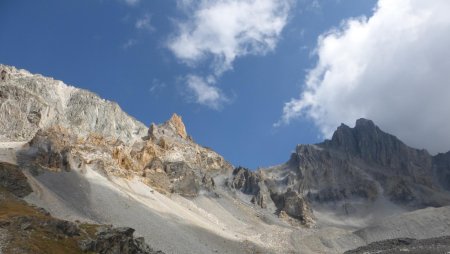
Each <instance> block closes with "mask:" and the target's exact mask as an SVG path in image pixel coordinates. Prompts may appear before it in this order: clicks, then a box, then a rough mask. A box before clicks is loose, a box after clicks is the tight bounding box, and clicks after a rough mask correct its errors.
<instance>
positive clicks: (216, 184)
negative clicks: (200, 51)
mask: <svg viewBox="0 0 450 254" xmlns="http://www.w3.org/2000/svg"><path fill="white" fill-rule="evenodd" d="M0 116H1V117H0V163H6V164H0V165H6V166H1V171H0V186H2V188H3V189H4V188H7V190H8V193H7V194H5V195H3V194H2V195H0V196H1V197H3V200H7V202H13V203H14V204H20V207H23V209H22V210H25V211H29V209H38V208H36V207H41V208H44V209H45V210H46V211H48V212H49V213H50V215H51V216H52V217H51V218H50V217H48V218H47V217H45V216H47V215H45V216H44V215H42V216H44V217H42V216H41V215H40V214H35V213H34V212H33V215H36V216H34V217H33V216H32V218H29V221H31V224H33V225H35V229H32V230H31V231H30V232H32V231H33V230H37V231H38V232H43V231H45V230H47V229H45V227H41V226H36V225H44V224H45V223H44V222H43V221H46V220H50V221H52V223H56V224H52V223H49V225H57V224H58V223H63V224H64V225H71V227H72V225H73V228H77V229H78V230H79V231H80V230H81V231H80V232H81V233H80V234H81V235H77V236H76V237H78V238H80V237H81V238H86V237H87V238H89V239H91V242H95V243H97V242H96V241H100V242H98V245H102V244H103V243H104V238H105V237H104V236H105V235H108V236H114V237H113V238H114V239H122V238H121V237H125V238H123V241H125V242H127V243H130V244H135V245H139V246H140V243H141V240H137V241H135V240H133V239H134V238H132V237H133V236H132V233H133V230H132V229H129V230H128V227H132V228H134V229H135V230H136V233H135V234H136V235H137V236H144V237H145V239H146V242H148V243H149V244H150V246H152V247H153V248H155V249H161V250H162V251H164V252H165V253H342V252H344V251H348V250H351V249H356V248H358V247H360V246H364V245H366V244H369V243H372V242H378V241H383V240H387V239H393V238H405V237H406V238H414V239H418V241H417V244H419V243H420V244H421V243H422V242H421V240H420V239H426V238H432V237H442V236H446V235H449V233H448V232H450V206H449V205H450V193H449V191H450V152H448V153H445V154H438V155H436V156H431V155H430V154H429V153H428V152H427V151H425V150H418V149H414V148H410V147H408V146H407V145H405V144H404V143H403V142H401V141H400V140H398V139H397V138H396V137H395V136H392V135H390V134H387V133H385V132H383V131H382V130H380V128H378V127H377V126H376V125H375V124H374V123H373V122H372V121H370V120H366V119H359V120H357V122H356V125H355V127H354V128H350V127H348V126H346V125H341V126H340V127H338V129H337V130H336V132H335V133H334V135H333V137H332V139H331V140H326V141H324V142H322V143H319V144H314V145H298V146H297V147H296V150H295V152H294V153H293V154H292V155H291V157H290V158H289V160H288V161H287V162H286V163H284V164H282V165H278V166H275V167H270V168H263V169H260V170H257V171H252V170H249V169H246V168H243V167H237V168H234V167H233V166H232V165H231V164H230V163H228V162H227V161H226V160H225V159H224V158H223V157H222V156H220V155H219V154H217V153H216V152H214V151H212V150H211V149H209V148H206V147H203V146H201V145H199V144H197V143H195V142H194V141H193V138H192V137H190V136H189V135H188V133H187V131H186V127H185V125H184V123H183V121H182V119H181V117H180V116H178V115H176V114H174V115H173V116H172V117H171V118H170V119H169V120H168V121H166V122H165V123H162V124H151V125H150V126H149V127H148V128H147V127H145V126H144V125H143V124H142V123H140V122H139V121H137V120H135V119H134V118H132V117H130V116H128V115H127V114H126V113H125V112H123V111H122V110H121V109H120V107H119V106H118V105H117V104H115V103H113V102H109V101H106V100H103V99H101V98H99V97H98V96H96V95H95V94H93V93H91V92H88V91H85V90H81V89H77V88H74V87H70V86H67V85H65V84H64V83H62V82H61V81H56V80H53V79H51V78H46V77H42V76H41V75H35V74H31V73H29V72H27V71H24V70H18V69H16V68H14V67H10V66H5V65H0ZM0 194H1V193H0ZM24 201H26V202H27V203H28V204H26V203H25V202H24ZM31 204H32V205H34V206H35V207H34V208H27V207H28V206H30V205H31ZM433 207H434V208H433ZM0 208H1V203H0ZM4 211H5V212H4V213H5V214H7V215H8V216H7V217H5V220H6V221H9V222H8V223H1V222H0V253H2V251H3V253H8V252H6V250H10V249H11V248H12V247H14V245H18V244H19V243H17V242H14V241H12V240H11V239H12V238H11V232H13V231H14V230H16V229H17V228H21V227H22V226H21V225H22V224H21V223H22V221H18V220H17V216H15V215H14V214H13V215H11V214H10V212H9V211H8V210H4ZM33 211H34V210H33ZM50 215H48V216H50ZM1 216H2V215H1V214H0V219H2V217H1ZM64 221H71V222H67V223H72V224H67V223H66V222H64ZM19 222H20V223H19ZM42 223H44V224H42ZM108 224H111V225H113V226H115V227H127V228H126V230H125V229H123V228H122V229H120V230H119V231H120V232H118V231H117V230H116V229H113V228H111V227H107V228H104V225H108ZM45 225H47V224H45ZM58 225H59V224H58ZM84 225H91V226H89V227H95V228H103V229H102V230H100V231H97V233H96V234H95V235H89V234H87V233H86V232H84V231H83V227H85V226H84ZM24 227H25V226H24ZM80 228H81V229H80ZM53 229H54V228H52V229H48V230H49V231H45V232H49V234H50V235H52V237H53V236H59V237H65V236H64V232H63V233H61V232H60V231H57V230H56V229H55V230H56V231H55V230H53ZM21 230H23V229H21ZM121 230H122V231H121ZM23 231H26V232H28V231H27V230H23ZM26 232H25V233H23V234H27V233H26ZM77 232H78V231H77ZM111 234H112V235H111ZM116 234H119V235H120V237H119V236H117V237H118V238H116V237H115V236H116ZM70 237H72V236H69V238H70ZM102 237H103V238H102ZM78 238H76V239H75V238H70V241H71V242H70V244H72V245H73V244H75V243H76V241H78V240H80V239H78ZM21 239H22V238H21ZM33 239H34V238H33ZM39 239H40V238H39ZM77 239H78V240H77ZM139 239H140V238H139ZM439 239H441V238H439ZM22 240H24V241H25V240H26V238H23V239H22ZM72 240H73V241H72ZM120 241H121V240H120ZM120 241H119V242H120ZM429 241H432V240H429ZM439 241H440V240H439ZM392 242H395V241H391V242H387V244H391V243H392ZM425 242H427V241H425ZM56 244H60V243H56ZM92 244H93V243H92ZM92 244H91V245H89V246H91V247H92V246H94V245H95V246H97V245H96V244H93V245H92ZM380 244H382V245H383V246H384V244H385V242H380ZM72 245H71V246H72ZM75 245H76V244H75ZM75 245H74V246H75ZM5 246H6V247H5ZM37 246H38V247H39V248H43V247H42V246H44V245H40V244H38V245H37ZM76 246H78V247H79V246H80V245H79V244H78V245H76ZM130 246H131V245H130ZM133 246H134V245H133ZM373 246H378V245H371V246H369V247H367V248H374V247H373ZM380 246H381V245H380ZM38 247H36V248H38ZM78 247H77V248H78ZM447 247H448V246H447ZM447 247H443V248H444V249H446V248H447ZM133 248H134V247H133ZM377 248H378V247H377ZM383 248H384V247H383ZM361 249H364V248H361ZM391 249H395V248H391ZM86 250H87V249H86ZM91 250H92V251H93V252H100V251H99V250H95V249H91ZM41 251H43V252H45V250H42V249H41ZM114 251H115V252H114ZM355 251H357V250H355ZM21 253H33V251H32V250H28V249H26V250H22V252H21ZM105 253H121V252H120V251H119V252H118V250H117V249H115V250H111V252H105ZM128 253H135V252H132V251H130V252H128Z"/></svg>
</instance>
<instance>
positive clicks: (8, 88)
mask: <svg viewBox="0 0 450 254" xmlns="http://www.w3.org/2000/svg"><path fill="white" fill-rule="evenodd" d="M0 73H1V77H2V78H1V79H0V119H8V121H0V141H28V140H30V139H31V138H33V136H34V135H35V133H36V132H37V131H38V130H39V129H46V128H48V127H50V126H53V125H58V126H61V127H64V128H66V129H71V130H72V131H73V132H74V134H76V135H77V136H80V137H85V136H87V135H89V134H91V133H98V134H100V135H102V136H104V137H113V138H116V139H120V140H122V141H123V142H126V143H128V142H131V141H133V140H135V139H136V138H139V137H142V136H144V135H145V133H146V132H147V128H146V127H145V126H144V125H143V124H142V123H140V122H138V121H137V120H135V119H134V118H132V117H130V116H129V115H127V114H126V113H124V112H123V111H122V110H121V109H120V107H119V105H117V103H113V102H110V101H106V100H103V99H101V98H99V97H98V96H97V95H95V94H93V93H91V92H88V91H86V90H82V89H78V88H74V87H71V86H67V85H65V84H64V83H63V82H61V81H58V80H54V79H52V78H47V77H43V76H41V75H33V74H31V73H29V72H28V71H25V70H18V69H16V68H14V67H10V66H6V65H0Z"/></svg>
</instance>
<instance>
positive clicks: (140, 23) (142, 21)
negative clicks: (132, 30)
mask: <svg viewBox="0 0 450 254" xmlns="http://www.w3.org/2000/svg"><path fill="white" fill-rule="evenodd" d="M135 27H136V28H137V29H141V30H147V31H150V32H152V31H154V30H155V28H154V27H153V26H152V24H151V16H150V15H149V14H145V15H144V16H142V17H141V18H139V19H138V20H136V23H135Z"/></svg>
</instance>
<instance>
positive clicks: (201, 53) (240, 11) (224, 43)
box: [167, 0, 291, 105]
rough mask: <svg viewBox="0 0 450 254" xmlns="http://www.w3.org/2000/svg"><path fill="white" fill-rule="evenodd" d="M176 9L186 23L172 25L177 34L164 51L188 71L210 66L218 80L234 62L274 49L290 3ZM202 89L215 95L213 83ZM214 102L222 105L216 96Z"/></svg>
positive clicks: (217, 1) (211, 0) (233, 2)
mask: <svg viewBox="0 0 450 254" xmlns="http://www.w3.org/2000/svg"><path fill="white" fill-rule="evenodd" d="M178 6H179V7H180V8H181V9H182V10H183V11H184V12H185V13H186V16H187V17H188V19H187V20H185V21H184V22H177V23H176V25H177V29H178V31H177V33H176V34H175V35H174V36H173V37H172V38H171V39H170V40H169V42H168V45H167V46H168V48H169V49H170V50H171V51H172V52H173V54H174V55H175V56H176V57H177V58H178V59H180V60H181V61H182V62H184V63H185V64H187V65H189V66H191V67H195V66H197V65H198V64H199V63H200V62H204V61H208V62H210V63H211V70H210V71H211V75H213V76H214V77H215V78H218V77H220V76H221V75H222V74H223V73H224V72H225V71H227V70H230V69H232V68H233V62H234V61H235V60H236V58H238V57H243V56H246V55H264V54H266V53H267V52H270V51H272V50H274V49H275V47H276V44H277V42H278V40H279V38H280V35H281V32H282V30H283V28H284V26H285V25H286V22H287V19H288V12H289V9H290V8H291V0H201V1H190V0H180V1H178ZM203 79H204V80H205V78H203ZM187 80H190V79H189V78H187ZM187 85H188V88H190V87H194V86H190V85H189V83H187ZM204 85H205V86H203V87H204V88H206V86H208V87H209V88H211V89H212V90H211V91H213V90H215V91H218V88H217V87H215V85H216V84H215V82H212V83H211V82H204ZM192 90H193V91H195V89H192ZM211 98H212V97H211ZM214 98H216V100H217V102H220V101H222V102H223V101H225V100H223V97H222V96H221V95H220V93H219V96H218V97H216V96H214ZM202 101H204V100H202V99H200V98H199V99H198V100H197V102H199V103H201V104H202ZM208 101H210V100H208ZM214 104H215V103H213V104H211V103H207V104H206V105H214Z"/></svg>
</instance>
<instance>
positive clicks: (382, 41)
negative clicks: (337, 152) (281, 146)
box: [278, 0, 450, 153]
mask: <svg viewBox="0 0 450 254" xmlns="http://www.w3.org/2000/svg"><path fill="white" fill-rule="evenodd" d="M448 10H450V1H447V0H433V1H422V0H396V1H392V0H379V2H378V4H377V7H376V9H375V10H374V14H373V15H372V16H371V17H370V18H364V17H361V18H353V19H349V20H346V21H345V22H343V23H342V25H341V26H340V27H339V28H338V29H335V30H332V31H329V32H328V33H326V34H324V35H322V36H321V37H320V38H319V41H318V45H317V48H316V54H317V57H318V60H317V64H316V65H315V67H314V68H312V69H311V70H310V71H309V72H308V74H307V77H306V79H305V87H304V89H303V91H302V92H301V94H300V97H299V98H297V99H292V100H291V101H289V102H287V103H286V104H285V105H284V109H283V115H282V118H281V120H280V122H279V123H278V124H283V123H289V122H290V121H291V120H292V119H295V118H298V117H307V118H310V119H312V120H313V121H314V122H315V123H316V124H317V126H318V127H319V128H320V130H321V132H322V133H323V135H324V136H325V137H330V135H331V134H332V132H333V131H334V129H335V128H336V127H337V126H338V125H339V124H340V123H341V122H343V123H346V124H348V125H353V124H354V121H355V120H356V119H357V118H360V117H366V118H369V119H372V120H374V121H375V122H376V123H377V124H378V125H379V126H380V127H381V128H383V129H385V130H386V131H388V132H391V133H393V134H395V135H397V136H398V137H399V138H401V139H403V140H404V141H405V142H406V143H407V144H409V145H412V146H414V147H418V148H427V149H428V150H429V151H431V152H433V153H434V152H438V151H448V150H450V135H449V133H450V132H449V130H450V50H449V45H450V33H449V31H450V15H448Z"/></svg>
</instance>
